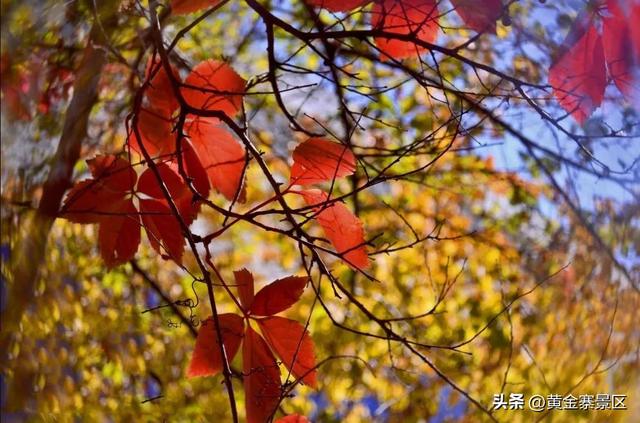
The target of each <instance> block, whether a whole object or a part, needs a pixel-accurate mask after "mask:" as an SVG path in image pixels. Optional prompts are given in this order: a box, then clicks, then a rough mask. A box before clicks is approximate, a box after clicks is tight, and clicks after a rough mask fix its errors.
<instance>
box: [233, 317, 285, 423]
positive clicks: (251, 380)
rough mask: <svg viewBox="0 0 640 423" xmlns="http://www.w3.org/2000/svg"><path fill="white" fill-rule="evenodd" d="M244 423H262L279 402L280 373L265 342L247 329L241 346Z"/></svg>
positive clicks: (271, 413)
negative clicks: (245, 416) (245, 413)
mask: <svg viewBox="0 0 640 423" xmlns="http://www.w3.org/2000/svg"><path fill="white" fill-rule="evenodd" d="M242 360H243V362H242V367H243V375H244V378H243V379H244V395H245V406H246V410H247V423H264V422H266V421H267V420H268V419H269V418H270V417H271V416H272V415H273V413H274V412H275V411H276V407H277V405H278V402H279V400H280V369H279V367H278V364H277V363H276V359H275V357H274V356H273V354H272V353H271V351H270V350H269V347H268V346H267V344H266V342H265V341H264V339H262V337H261V336H260V335H258V334H257V333H256V332H255V331H254V330H253V329H251V327H247V331H246V332H245V336H244V342H243V344H242Z"/></svg>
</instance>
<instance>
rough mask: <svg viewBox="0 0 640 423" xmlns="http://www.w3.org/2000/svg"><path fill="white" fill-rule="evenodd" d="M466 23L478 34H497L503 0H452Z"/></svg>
mask: <svg viewBox="0 0 640 423" xmlns="http://www.w3.org/2000/svg"><path fill="white" fill-rule="evenodd" d="M451 3H452V4H453V7H455V9H456V12H457V13H458V15H460V17H461V18H462V20H463V21H464V23H465V24H466V25H467V26H468V27H469V28H471V29H473V30H474V31H477V32H484V31H487V32H490V33H492V34H495V33H496V21H497V20H498V18H500V16H501V15H502V0H451Z"/></svg>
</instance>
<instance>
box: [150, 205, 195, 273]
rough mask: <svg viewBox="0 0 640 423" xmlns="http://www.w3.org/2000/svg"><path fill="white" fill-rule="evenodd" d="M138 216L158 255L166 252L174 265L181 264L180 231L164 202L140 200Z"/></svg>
mask: <svg viewBox="0 0 640 423" xmlns="http://www.w3.org/2000/svg"><path fill="white" fill-rule="evenodd" d="M140 215H141V217H142V224H143V225H144V228H145V230H146V231H147V236H148V237H149V241H150V242H151V246H152V247H153V249H154V250H156V251H157V252H158V253H159V254H164V253H165V252H166V253H167V254H168V255H169V256H170V257H171V258H172V259H173V260H175V262H176V263H178V264H181V263H182V254H183V253H184V238H183V236H182V229H181V228H180V223H179V222H178V220H177V219H176V218H175V216H174V215H173V213H171V209H170V208H169V206H168V205H167V204H166V202H165V201H162V200H140Z"/></svg>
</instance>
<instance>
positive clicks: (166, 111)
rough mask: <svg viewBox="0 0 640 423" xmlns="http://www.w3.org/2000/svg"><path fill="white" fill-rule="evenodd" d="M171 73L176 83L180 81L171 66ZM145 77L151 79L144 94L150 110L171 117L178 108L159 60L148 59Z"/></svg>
mask: <svg viewBox="0 0 640 423" xmlns="http://www.w3.org/2000/svg"><path fill="white" fill-rule="evenodd" d="M171 73H173V75H174V77H175V79H176V80H177V81H180V76H179V75H178V71H177V70H176V69H175V68H174V67H173V66H171ZM145 77H146V78H147V79H149V78H151V79H150V80H149V84H148V86H147V88H146V90H145V92H144V94H145V96H146V97H147V99H148V100H149V105H150V108H151V109H153V110H157V111H162V112H163V115H166V116H171V115H172V114H173V112H174V111H175V110H176V109H177V108H178V106H179V102H178V99H177V98H176V97H175V95H174V93H173V87H172V85H171V79H170V78H169V75H168V74H167V72H166V71H165V69H164V66H163V65H162V62H161V61H160V59H159V58H156V59H155V60H153V59H152V58H149V61H148V62H147V69H146V71H145Z"/></svg>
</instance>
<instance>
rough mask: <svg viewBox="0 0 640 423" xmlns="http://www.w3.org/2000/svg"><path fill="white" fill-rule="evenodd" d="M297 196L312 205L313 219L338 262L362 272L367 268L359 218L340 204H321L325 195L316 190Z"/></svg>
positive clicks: (367, 263) (366, 257) (325, 198)
mask: <svg viewBox="0 0 640 423" xmlns="http://www.w3.org/2000/svg"><path fill="white" fill-rule="evenodd" d="M301 194H302V196H303V197H304V200H305V202H306V203H307V204H308V205H310V206H315V207H314V211H315V212H316V213H317V214H316V217H315V218H316V220H317V221H318V223H320V226H322V229H323V230H324V234H325V236H326V237H327V238H328V239H329V241H331V244H333V246H334V247H335V249H336V251H337V252H338V253H339V254H340V255H341V256H342V259H343V260H345V261H346V262H347V263H348V264H349V265H350V266H352V267H354V268H356V269H361V270H363V269H366V268H367V267H369V257H368V256H367V250H366V246H365V241H364V229H363V228H362V222H361V221H360V219H358V217H356V216H355V215H354V214H353V213H351V211H349V209H348V208H347V206H345V205H344V203H340V202H333V203H331V204H329V205H327V204H325V203H326V201H327V199H328V196H327V194H326V193H324V192H322V191H320V190H317V189H312V190H306V191H302V192H301Z"/></svg>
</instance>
